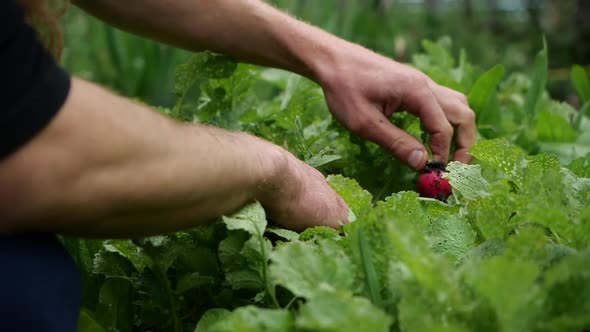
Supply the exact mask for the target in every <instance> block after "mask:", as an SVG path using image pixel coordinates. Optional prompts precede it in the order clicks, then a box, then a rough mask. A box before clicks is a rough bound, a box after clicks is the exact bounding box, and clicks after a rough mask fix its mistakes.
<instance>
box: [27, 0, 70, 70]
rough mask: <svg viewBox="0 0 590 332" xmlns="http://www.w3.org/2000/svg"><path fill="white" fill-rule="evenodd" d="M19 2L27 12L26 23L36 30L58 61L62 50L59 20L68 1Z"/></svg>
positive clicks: (34, 0)
mask: <svg viewBox="0 0 590 332" xmlns="http://www.w3.org/2000/svg"><path fill="white" fill-rule="evenodd" d="M19 2H20V4H21V5H22V6H23V7H24V8H25V10H26V12H27V21H28V23H29V24H31V25H32V26H33V27H34V28H35V29H36V30H37V32H38V34H39V38H40V39H41V40H42V41H43V43H44V44H45V47H47V49H48V50H49V52H51V54H53V56H54V57H55V58H56V59H59V58H60V57H61V51H62V49H63V35H62V32H61V27H60V24H59V18H60V17H61V16H62V15H63V14H64V13H65V12H66V9H67V7H68V4H69V0H61V1H48V0H19ZM49 2H51V4H50V3H49Z"/></svg>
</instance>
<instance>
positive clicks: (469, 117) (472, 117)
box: [463, 108, 477, 123]
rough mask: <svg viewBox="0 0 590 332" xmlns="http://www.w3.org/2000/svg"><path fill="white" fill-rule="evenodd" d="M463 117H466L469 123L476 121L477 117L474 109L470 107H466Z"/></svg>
mask: <svg viewBox="0 0 590 332" xmlns="http://www.w3.org/2000/svg"><path fill="white" fill-rule="evenodd" d="M463 117H464V118H465V121H467V123H475V120H476V118H477V117H476V115H475V112H474V111H472V110H471V109H470V108H468V109H466V111H465V112H464V115H463Z"/></svg>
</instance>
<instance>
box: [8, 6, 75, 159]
mask: <svg viewBox="0 0 590 332" xmlns="http://www.w3.org/2000/svg"><path fill="white" fill-rule="evenodd" d="M69 89H70V77H69V75H68V74H67V73H65V72H64V71H63V70H62V69H61V68H60V67H59V66H58V64H57V63H56V62H55V60H54V59H53V58H52V57H51V55H50V54H49V52H48V51H47V50H46V49H45V47H44V46H43V45H42V43H41V42H40V41H39V39H38V38H37V34H36V32H35V30H34V29H33V28H31V27H30V26H29V25H28V24H27V23H25V13H24V10H23V8H22V7H21V6H20V4H19V3H18V2H17V1H16V0H0V160H1V159H3V158H5V157H7V156H8V155H9V154H11V153H13V152H14V151H16V150H17V149H18V148H20V147H21V146H23V145H24V144H26V143H27V142H28V141H29V140H30V139H31V138H33V137H34V136H35V135H36V134H38V133H39V132H40V131H41V130H42V129H43V128H45V127H46V126H47V124H48V123H49V122H50V121H51V119H52V118H53V116H55V114H56V113H57V112H58V111H59V109H60V108H61V106H62V105H63V103H64V102H65V99H66V97H67V95H68V92H69Z"/></svg>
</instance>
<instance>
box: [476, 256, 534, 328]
mask: <svg viewBox="0 0 590 332" xmlns="http://www.w3.org/2000/svg"><path fill="white" fill-rule="evenodd" d="M500 271H501V272H500ZM539 272H540V271H539V267H538V266H537V265H536V264H533V263H530V262H526V261H512V260H509V259H507V258H506V257H503V256H501V257H493V258H490V259H487V260H484V261H482V262H481V264H479V265H478V266H471V267H470V268H468V269H466V270H465V280H466V282H467V283H468V284H469V285H470V286H471V287H473V289H475V291H476V292H477V293H478V294H479V295H481V296H482V297H483V298H484V299H486V301H487V302H488V303H489V304H490V305H491V307H492V308H494V310H495V312H496V315H497V317H498V320H499V323H500V326H501V329H502V331H524V330H528V328H527V326H528V325H529V324H530V320H531V319H532V318H533V317H534V315H535V313H536V312H535V310H536V308H535V307H534V303H533V300H534V299H535V297H536V295H537V291H538V290H537V288H536V287H535V285H534V283H535V280H536V279H537V277H538V275H539Z"/></svg>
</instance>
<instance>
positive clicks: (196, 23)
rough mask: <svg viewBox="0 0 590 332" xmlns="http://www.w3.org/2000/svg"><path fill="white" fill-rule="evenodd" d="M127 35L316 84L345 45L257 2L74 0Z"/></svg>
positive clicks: (230, 0)
mask: <svg viewBox="0 0 590 332" xmlns="http://www.w3.org/2000/svg"><path fill="white" fill-rule="evenodd" d="M74 2H75V3H76V4H77V5H78V6H80V7H82V8H84V9H85V10H87V11H89V12H90V13H92V14H94V15H96V16H98V17H100V18H102V19H104V20H105V21H107V22H110V23H112V24H113V25H115V26H118V27H120V28H123V29H125V30H127V31H131V32H134V33H137V34H139V35H143V36H147V37H150V38H153V39H156V40H159V41H162V42H166V43H168V44H172V45H175V46H178V47H182V48H185V49H188V50H192V51H199V50H204V49H207V50H211V51H214V52H219V53H224V54H228V55H231V56H233V57H235V58H237V59H238V60H240V61H244V62H250V63H255V64H260V65H267V66H272V67H277V68H283V69H286V70H290V71H292V72H296V73H299V74H301V75H304V76H306V77H308V78H311V79H314V80H316V81H320V80H321V76H322V71H323V70H324V68H326V67H327V66H328V64H331V63H332V62H333V61H334V58H336V55H335V53H337V52H339V51H340V50H341V49H342V48H343V46H344V45H347V46H352V44H349V43H347V42H345V41H344V40H341V39H339V38H336V37H334V36H332V35H330V34H328V33H326V32H324V31H322V30H320V29H317V28H315V27H313V26H310V25H308V24H306V23H304V22H301V21H298V20H296V19H294V18H292V17H290V16H289V15H287V14H285V13H283V12H281V11H279V10H277V9H275V8H273V7H271V6H270V5H267V4H265V3H264V2H263V1H260V0H176V1H159V0H144V1H138V0H130V1H117V0H92V1H91V0H77V1H74Z"/></svg>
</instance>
